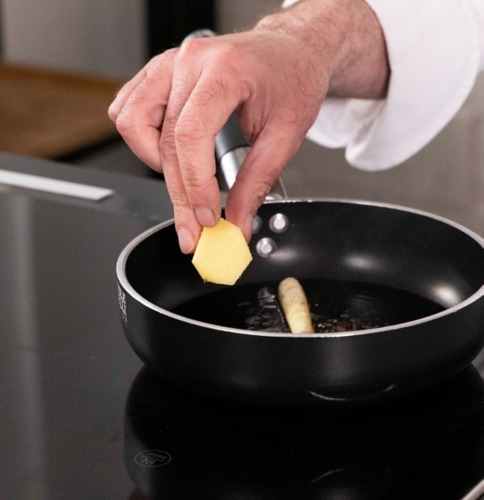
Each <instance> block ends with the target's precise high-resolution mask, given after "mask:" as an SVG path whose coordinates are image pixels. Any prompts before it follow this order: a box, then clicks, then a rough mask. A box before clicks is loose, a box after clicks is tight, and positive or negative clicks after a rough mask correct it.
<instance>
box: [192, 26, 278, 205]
mask: <svg viewBox="0 0 484 500" xmlns="http://www.w3.org/2000/svg"><path fill="white" fill-rule="evenodd" d="M213 36H217V34H216V33H215V32H214V31H211V30H208V29H201V30H197V31H193V32H192V33H190V34H189V35H187V36H186V37H185V39H184V41H185V40H190V39H192V38H209V37H213ZM249 149H250V146H249V144H248V142H247V141H246V139H245V137H244V134H243V133H242V130H241V128H240V125H239V122H238V120H237V116H236V114H235V112H234V113H232V114H231V115H230V116H229V119H228V120H227V122H226V123H225V125H224V126H223V128H222V129H221V130H220V132H219V133H218V134H217V135H216V136H215V156H216V158H217V161H218V164H219V167H220V170H221V172H222V175H223V177H224V179H225V183H226V184H227V186H228V188H229V189H230V187H232V186H233V184H234V182H235V178H236V177H237V172H238V171H239V168H240V166H241V165H242V163H243V161H244V159H245V157H246V156H247V153H248V152H249ZM285 198H287V193H286V188H285V187H284V184H283V182H282V179H281V178H279V179H277V181H276V182H275V183H274V185H273V186H272V189H271V191H270V192H269V194H268V195H267V196H266V200H283V199H285Z"/></svg>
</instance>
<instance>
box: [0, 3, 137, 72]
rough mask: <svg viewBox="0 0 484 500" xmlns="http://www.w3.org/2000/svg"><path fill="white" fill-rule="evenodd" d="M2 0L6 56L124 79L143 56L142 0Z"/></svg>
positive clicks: (11, 59)
mask: <svg viewBox="0 0 484 500" xmlns="http://www.w3.org/2000/svg"><path fill="white" fill-rule="evenodd" d="M2 2H3V10H2V30H3V47H2V51H3V58H4V59H6V60H7V61H12V62H18V63H22V64H28V65H35V66H41V67H50V68H60V69H64V70H68V71H76V72H87V73H91V74H97V75H105V76H111V77H115V78H122V79H124V78H126V77H128V76H131V75H132V74H133V73H134V72H135V71H137V70H138V69H139V68H140V67H141V66H142V64H143V62H144V58H145V43H146V42H145V40H146V30H145V23H144V12H143V8H144V2H141V1H135V2H134V1H127V2H125V1H120V0H2Z"/></svg>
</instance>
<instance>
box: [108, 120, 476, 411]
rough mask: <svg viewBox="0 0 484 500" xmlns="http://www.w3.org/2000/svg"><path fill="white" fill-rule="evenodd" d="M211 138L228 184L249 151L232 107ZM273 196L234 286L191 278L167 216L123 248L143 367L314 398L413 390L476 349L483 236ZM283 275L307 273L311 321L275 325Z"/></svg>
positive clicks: (404, 215) (435, 221) (302, 403)
mask: <svg viewBox="0 0 484 500" xmlns="http://www.w3.org/2000/svg"><path fill="white" fill-rule="evenodd" d="M216 150H217V156H218V159H219V164H220V165H221V167H222V170H224V172H226V176H227V178H228V183H229V185H230V183H231V182H232V180H233V177H234V175H235V172H236V170H237V167H238V165H240V163H241V161H243V158H244V154H245V153H246V151H247V145H246V143H245V141H244V139H243V136H242V135H241V133H240V131H239V130H238V128H237V123H236V122H235V120H234V118H233V117H231V119H230V120H229V122H228V125H227V126H226V127H225V128H224V129H223V130H222V131H221V133H220V134H219V136H218V137H217V141H216ZM227 165H228V166H227ZM271 197H272V198H275V199H271V200H267V201H266V202H265V203H264V204H263V205H262V206H261V208H260V210H259V212H258V217H257V219H256V220H257V224H256V227H255V234H254V235H253V237H252V240H251V242H250V249H251V252H252V254H253V257H254V258H253V261H252V263H251V264H250V266H249V267H248V269H247V270H246V271H245V272H244V274H243V275H242V277H241V278H240V280H239V281H238V282H237V284H236V285H235V286H234V287H224V286H220V285H214V284H209V283H204V282H203V281H202V279H201V278H200V276H199V275H198V274H197V272H196V270H195V268H194V267H193V266H192V264H191V256H187V255H184V254H182V253H181V252H180V251H179V247H178V242H177V237H176V232H175V227H174V223H173V221H172V220H171V221H167V222H165V223H162V224H160V225H157V226H155V227H153V228H151V229H149V230H148V231H146V232H144V233H142V234H141V235H139V236H138V237H137V238H135V239H134V240H133V241H131V242H130V243H129V244H128V245H127V246H126V248H125V249H124V250H123V251H122V252H121V254H120V256H119V259H118V262H117V268H116V272H117V278H118V293H119V304H120V310H121V319H122V324H123V329H124V332H125V334H126V337H127V339H128V341H129V343H130V345H131V346H132V348H133V350H134V351H135V353H136V354H137V355H138V356H139V358H140V359H141V360H142V361H143V362H144V363H145V364H146V365H147V366H148V367H149V368H151V369H152V370H154V371H156V372H157V373H158V374H159V375H161V376H162V377H163V378H165V379H167V380H169V381H171V382H172V383H174V384H176V385H178V386H180V387H182V388H184V389H185V390H188V391H192V392H196V393H199V394H203V395H205V396H210V397H216V398H223V399H226V400H232V401H238V402H241V403H243V404H263V405H277V406H281V407H306V406H313V407H317V406H324V405H328V404H332V405H334V404H343V405H348V404H355V403H356V404H359V403H367V402H373V401H385V400H388V399H392V398H395V397H399V396H404V395H408V394H412V393H414V392H418V391H422V390H425V389H426V388H429V387H431V386H434V385H436V384H437V383H440V382H443V381H444V380H446V379H447V378H449V377H451V376H452V375H454V374H456V373H457V372H459V371H460V370H462V369H463V368H464V367H466V366H468V365H469V364H470V363H471V362H472V360H473V359H474V358H475V356H477V354H478V353H479V352H480V350H481V349H482V347H483V344H484V240H483V239H482V238H481V237H480V236H478V235H477V234H475V233H473V232H472V231H470V230H468V229H467V228H465V227H462V226H460V225H458V224H456V223H454V222H452V221H450V220H447V219H444V218H442V217H439V216H436V215H433V214H430V213H426V212H422V211H419V210H414V209H411V208H404V207H399V206H395V205H391V204H382V203H370V202H364V201H352V200H336V199H289V198H286V197H285V193H284V190H283V188H282V185H281V184H279V186H278V189H277V190H276V192H275V193H272V196H271ZM277 198H282V199H277ZM287 276H294V277H296V278H297V279H299V280H301V282H302V283H303V286H307V287H308V289H307V290H306V293H307V295H308V300H309V302H310V304H311V307H312V310H313V311H315V312H317V313H318V315H319V316H318V318H316V319H317V320H318V321H320V320H321V318H322V320H321V322H322V324H324V325H325V329H322V330H321V332H320V333H315V334H305V335H293V334H291V333H288V332H287V331H285V328H284V323H283V321H282V320H281V318H280V314H279V312H278V307H277V301H276V300H274V296H273V289H274V288H275V287H276V286H277V283H278V282H279V281H281V280H282V279H284V278H286V277H287ZM328 318H329V319H328ZM249 320H250V321H249ZM341 324H343V328H341ZM328 325H329V327H328ZM331 325H334V328H331ZM341 329H342V330H343V331H340V330H341Z"/></svg>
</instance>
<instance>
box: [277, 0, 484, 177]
mask: <svg viewBox="0 0 484 500" xmlns="http://www.w3.org/2000/svg"><path fill="white" fill-rule="evenodd" d="M294 1H295V0H286V1H285V2H284V6H286V5H289V4H291V3H294ZM366 1H367V3H368V4H369V5H370V7H371V8H372V9H373V10H374V12H375V14H376V15H377V17H378V19H379V21H380V24H381V26H382V29H383V32H384V35H385V39H386V43H387V50H388V56H389V61H390V68H391V77H390V84H389V89H388V95H387V98H386V99H385V100H379V101H378V100H363V99H337V98H327V99H326V100H325V102H324V103H323V105H322V107H321V111H320V113H319V115H318V117H317V119H316V121H315V123H314V125H313V126H312V127H311V129H310V130H309V132H308V138H309V139H310V140H312V141H314V142H316V143H318V144H320V145H322V146H326V147H330V148H338V147H342V148H345V150H346V159H347V161H348V162H349V163H350V164H351V165H353V166H355V167H359V168H361V169H364V170H382V169H385V168H389V167H392V166H394V165H397V164H399V163H401V162H403V161H405V160H406V159H408V158H409V157H411V156H412V155H414V154H415V153H417V152H418V151H419V150H420V149H422V148H423V147H424V146H425V145H426V144H427V143H428V142H429V141H430V140H432V139H433V138H434V137H435V136H436V135H437V134H438V133H439V132H440V131H441V130H442V129H443V128H444V127H445V125H447V123H448V122H449V121H450V120H451V119H452V117H453V116H454V115H455V114H456V113H457V111H458V110H459V109H460V107H461V106H462V105H463V104H464V102H465V100H466V98H467V97H468V95H469V93H470V92H471V90H472V88H473V86H474V83H475V80H476V77H477V74H478V73H479V71H481V70H483V69H484V0H366ZM483 112H484V109H483Z"/></svg>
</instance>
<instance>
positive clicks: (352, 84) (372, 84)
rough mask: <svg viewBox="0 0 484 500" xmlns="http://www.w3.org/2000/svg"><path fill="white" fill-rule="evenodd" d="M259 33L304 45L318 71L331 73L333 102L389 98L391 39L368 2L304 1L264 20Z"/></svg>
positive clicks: (304, 49) (329, 76) (313, 67)
mask: <svg viewBox="0 0 484 500" xmlns="http://www.w3.org/2000/svg"><path fill="white" fill-rule="evenodd" d="M255 29H257V30H261V29H262V30H270V31H278V32H281V33H284V34H286V35H289V36H291V37H292V39H293V41H294V43H295V44H300V47H301V49H300V52H301V54H302V53H303V52H304V56H305V57H306V58H307V57H309V61H310V64H311V66H312V69H313V71H314V70H315V71H316V72H319V73H321V74H324V73H326V75H327V80H328V89H327V95H328V96H332V97H355V98H373V99H376V98H383V97H385V95H386V91H387V87H388V80H389V76H390V68H389V63H388V56H387V51H386V44H385V38H384V35H383V31H382V29H381V26H380V23H379V21H378V19H377V17H376V15H375V13H374V12H373V11H372V9H371V7H370V6H369V5H368V4H367V3H366V1H365V0H302V1H300V2H298V3H296V4H295V5H293V6H291V7H289V8H287V9H283V10H281V11H279V12H278V13H276V14H272V15H269V16H267V17H265V18H263V19H262V20H261V21H260V22H259V23H258V24H257V25H256V27H255Z"/></svg>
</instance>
